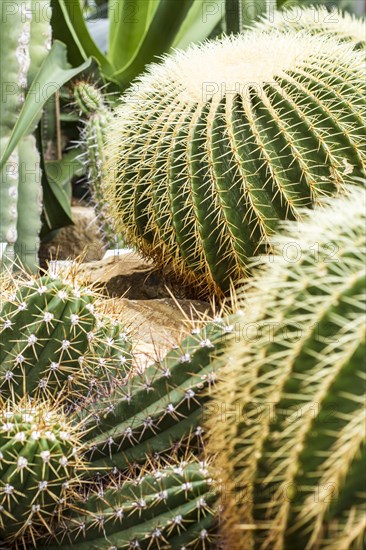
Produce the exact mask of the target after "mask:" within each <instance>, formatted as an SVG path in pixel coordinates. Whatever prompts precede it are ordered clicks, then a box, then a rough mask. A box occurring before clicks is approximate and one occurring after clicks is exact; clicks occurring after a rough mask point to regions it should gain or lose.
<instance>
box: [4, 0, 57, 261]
mask: <svg viewBox="0 0 366 550" xmlns="http://www.w3.org/2000/svg"><path fill="white" fill-rule="evenodd" d="M0 11H1V13H0V15H1V17H0V31H1V36H2V40H1V46H0V48H1V50H0V54H1V59H2V64H3V67H4V68H5V67H6V70H4V71H2V77H1V88H2V93H3V92H4V96H3V97H2V101H1V106H0V109H1V111H0V119H1V127H0V130H1V131H0V133H1V142H0V154H1V153H2V152H3V151H4V150H5V147H6V145H7V143H8V140H9V138H10V135H11V131H12V130H13V128H14V125H15V122H16V120H17V118H18V116H19V112H20V108H21V106H22V103H23V101H24V97H25V94H26V93H27V88H28V87H29V86H30V84H31V83H32V81H33V79H34V77H35V75H36V73H37V70H38V69H39V67H40V66H41V64H42V62H43V60H44V59H45V57H46V56H47V54H48V51H49V49H50V47H51V26H50V18H51V2H50V0H37V1H35V0H11V1H10V0H4V1H2V2H1V7H0ZM14 52H15V56H14ZM38 121H39V118H38V119H36V120H34V121H33V125H32V127H31V128H30V129H29V133H28V135H26V136H24V137H23V138H22V139H21V140H20V142H19V146H18V147H17V149H16V150H15V151H14V153H13V154H12V156H11V157H10V159H9V161H8V162H7V163H6V164H5V166H4V168H3V169H2V171H1V181H0V204H1V216H0V218H1V222H0V242H1V243H4V245H5V244H6V252H5V254H4V257H5V262H6V259H7V258H8V259H9V258H10V259H12V258H13V256H14V254H15V255H16V257H17V259H18V261H20V262H21V263H22V264H23V266H24V267H25V268H27V269H28V270H29V271H36V270H37V267H38V247H39V234H40V230H41V213H42V185H41V179H42V172H41V168H40V157H39V152H38V149H37V145H36V140H35V137H34V136H33V135H32V134H33V132H34V130H35V128H36V126H37V124H38Z"/></svg>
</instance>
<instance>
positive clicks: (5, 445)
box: [0, 399, 82, 548]
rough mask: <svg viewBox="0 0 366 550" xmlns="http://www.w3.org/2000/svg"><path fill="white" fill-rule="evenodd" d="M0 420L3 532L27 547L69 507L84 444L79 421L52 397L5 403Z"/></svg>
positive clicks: (6, 537) (0, 528)
mask: <svg viewBox="0 0 366 550" xmlns="http://www.w3.org/2000/svg"><path fill="white" fill-rule="evenodd" d="M0 422H1V425H0V536H1V538H2V539H3V540H5V541H6V542H8V543H11V542H14V541H17V542H18V543H19V542H20V541H23V543H24V547H25V548H28V546H27V544H26V541H28V542H29V544H30V543H31V542H33V543H35V541H36V540H37V538H38V535H39V534H40V533H42V532H47V530H48V528H49V527H48V526H49V525H50V524H51V523H52V522H53V521H54V519H55V517H57V515H58V514H60V513H61V511H62V510H63V508H64V507H65V505H66V502H67V499H68V495H69V494H71V490H72V488H73V486H75V485H76V483H77V470H78V469H81V468H82V460H81V459H80V456H81V455H82V447H81V444H80V441H79V437H78V435H77V433H76V429H75V427H72V426H71V425H70V422H69V421H68V420H67V418H66V417H65V416H64V415H63V413H62V412H61V410H60V409H59V408H57V407H56V406H55V404H51V403H49V402H39V403H37V404H34V403H32V402H31V401H29V400H26V399H23V400H21V401H19V402H18V403H16V404H15V403H12V402H7V403H5V404H4V403H1V413H0ZM79 435H80V434H79Z"/></svg>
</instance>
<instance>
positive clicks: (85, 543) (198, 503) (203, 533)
mask: <svg viewBox="0 0 366 550" xmlns="http://www.w3.org/2000/svg"><path fill="white" fill-rule="evenodd" d="M149 469H150V470H151V468H149ZM216 498H217V497H216V487H215V485H214V484H213V481H212V478H211V477H210V469H209V467H208V466H207V465H206V464H205V463H198V462H197V460H196V461H195V460H192V459H191V461H189V462H182V463H179V462H178V463H177V464H176V465H175V466H165V468H164V467H163V468H157V469H153V470H152V471H149V472H148V473H146V472H143V473H142V474H140V475H139V476H138V477H136V478H131V476H130V477H129V478H127V479H125V478H124V477H123V476H120V478H119V479H117V480H114V482H113V484H112V485H111V484H110V486H109V487H108V486H107V487H105V486H104V485H103V483H100V486H98V485H97V486H96V487H95V488H93V490H92V491H90V492H89V494H88V495H87V497H86V499H85V502H84V503H78V509H77V510H75V511H73V512H71V513H70V514H68V515H65V519H64V520H63V521H62V522H61V523H60V526H59V528H58V530H57V532H56V535H55V537H54V538H53V539H51V540H50V541H49V544H48V545H47V548H50V549H56V548H60V547H61V548H62V549H63V550H69V549H70V550H71V549H72V548H78V549H79V550H84V549H85V550H90V549H100V548H106V549H107V548H109V549H112V548H113V549H116V550H117V549H118V550H122V549H124V548H125V549H128V548H171V549H174V550H178V549H179V548H195V549H199V548H201V549H204V548H208V546H207V545H208V544H209V541H210V540H211V534H210V530H212V527H213V525H214V523H215V519H214V516H213V509H212V507H213V505H214V503H215V500H216ZM57 541H58V544H57ZM42 546H43V545H41V547H42Z"/></svg>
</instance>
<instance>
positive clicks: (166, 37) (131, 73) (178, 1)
mask: <svg viewBox="0 0 366 550" xmlns="http://www.w3.org/2000/svg"><path fill="white" fill-rule="evenodd" d="M193 3H194V0H160V2H159V5H158V6H157V8H156V10H155V12H154V16H153V18H152V20H151V23H150V25H149V28H148V30H147V32H146V34H145V37H144V40H143V41H142V42H141V45H140V48H139V49H138V51H136V53H135V55H134V57H133V59H132V60H131V62H130V63H129V65H128V66H127V67H124V68H122V69H120V70H118V71H116V72H115V73H114V74H113V78H114V79H115V80H117V81H118V82H119V84H120V85H121V87H125V86H127V85H128V84H129V82H130V81H131V80H132V79H133V78H135V77H136V76H137V75H138V74H139V73H140V72H142V71H143V70H144V68H145V65H146V64H147V63H149V62H150V61H152V60H153V58H154V57H155V56H158V55H161V54H162V53H164V52H166V51H168V50H169V49H170V47H171V46H172V44H173V42H174V39H175V36H176V34H177V32H178V31H179V29H180V27H181V25H182V24H183V22H184V20H185V18H186V17H187V14H188V12H189V10H190V8H191V7H192V5H193ZM173 4H174V5H173Z"/></svg>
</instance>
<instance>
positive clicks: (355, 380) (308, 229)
mask: <svg viewBox="0 0 366 550" xmlns="http://www.w3.org/2000/svg"><path fill="white" fill-rule="evenodd" d="M365 224H366V200H365V192H364V191H363V190H354V189H353V190H352V192H351V194H350V197H349V198H347V199H343V200H340V199H336V200H335V199H331V200H329V206H328V207H327V208H326V209H324V210H314V211H313V212H312V213H308V214H307V215H306V220H305V221H304V222H303V223H300V224H295V223H294V222H291V223H290V222H287V225H285V226H284V228H283V230H284V235H283V236H278V237H276V239H275V240H276V243H277V244H276V245H275V251H276V254H275V256H274V257H272V258H270V259H269V261H268V263H267V266H266V267H265V269H264V272H263V273H261V274H260V275H257V276H256V277H255V278H254V279H253V280H252V281H251V282H250V284H249V285H248V288H247V289H246V293H245V300H243V302H242V305H243V309H244V310H245V312H246V314H245V317H244V316H243V322H242V324H241V326H240V329H238V331H237V333H236V338H235V339H233V341H232V345H231V347H230V349H229V351H228V356H230V362H228V364H227V367H226V368H224V369H223V371H222V380H221V382H220V383H219V384H218V386H217V393H216V401H215V402H214V403H213V406H212V407H213V408H212V414H211V415H210V414H209V413H208V417H211V426H212V431H211V435H212V437H211V450H212V451H214V452H215V453H216V452H218V455H217V456H218V458H217V465H218V467H219V468H220V472H222V476H223V483H224V487H225V495H226V497H227V495H231V496H229V497H227V498H226V499H225V502H224V507H225V512H224V516H225V519H226V523H225V522H224V524H225V525H224V529H223V531H224V534H225V537H226V539H227V540H228V541H229V543H228V544H229V547H231V546H230V541H235V543H236V544H239V546H240V548H243V549H253V548H258V549H264V548H268V549H269V548H270V549H271V550H272V549H273V550H293V549H294V548H296V549H299V550H302V549H303V550H308V549H309V550H310V549H312V548H319V549H327V550H330V549H332V550H341V549H346V548H357V549H358V548H359V549H361V548H364V537H365V531H366V523H365V501H366V493H365V481H366V480H365V470H364V461H365V453H366V426H365V419H366V414H365V412H366V411H365V372H364V368H363V361H364V359H363V358H364V356H365V352H366V344H365V308H366V296H365V282H366V279H365V265H366V234H365ZM218 411H219V412H220V414H219V412H218ZM245 526H246V527H245Z"/></svg>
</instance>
